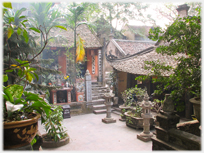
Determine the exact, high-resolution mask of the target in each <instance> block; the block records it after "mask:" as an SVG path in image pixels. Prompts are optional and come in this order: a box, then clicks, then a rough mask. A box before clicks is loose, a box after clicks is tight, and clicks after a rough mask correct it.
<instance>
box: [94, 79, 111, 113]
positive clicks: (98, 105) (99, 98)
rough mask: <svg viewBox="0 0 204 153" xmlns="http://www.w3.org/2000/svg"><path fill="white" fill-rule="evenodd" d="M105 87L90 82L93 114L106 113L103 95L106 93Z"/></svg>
mask: <svg viewBox="0 0 204 153" xmlns="http://www.w3.org/2000/svg"><path fill="white" fill-rule="evenodd" d="M106 89H107V88H106V87H103V86H101V85H99V84H98V82H92V105H93V113H94V114H102V113H106V105H105V104H104V102H105V99H104V98H103V94H104V93H106Z"/></svg>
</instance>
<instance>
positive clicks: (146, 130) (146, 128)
mask: <svg viewBox="0 0 204 153" xmlns="http://www.w3.org/2000/svg"><path fill="white" fill-rule="evenodd" d="M152 106H153V105H152V103H151V101H149V96H148V94H147V92H146V93H145V96H144V100H143V101H142V102H141V104H140V107H142V114H141V116H142V118H143V132H142V133H140V134H138V135H137V138H138V139H140V140H142V141H145V142H147V141H150V140H151V137H152V136H153V133H152V132H150V118H151V117H152V114H151V107H152Z"/></svg>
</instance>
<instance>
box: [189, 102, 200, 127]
mask: <svg viewBox="0 0 204 153" xmlns="http://www.w3.org/2000/svg"><path fill="white" fill-rule="evenodd" d="M189 101H190V102H191V103H192V104H193V111H194V115H195V117H196V118H197V120H198V121H199V123H201V120H200V118H201V114H200V109H201V108H200V99H199V100H197V99H196V98H191V99H189Z"/></svg>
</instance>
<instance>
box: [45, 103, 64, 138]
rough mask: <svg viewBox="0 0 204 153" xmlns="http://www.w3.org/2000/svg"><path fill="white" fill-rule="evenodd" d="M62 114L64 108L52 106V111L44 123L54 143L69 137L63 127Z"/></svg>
mask: <svg viewBox="0 0 204 153" xmlns="http://www.w3.org/2000/svg"><path fill="white" fill-rule="evenodd" d="M62 112H63V109H62V106H60V105H52V111H51V113H50V115H49V116H46V120H45V123H44V126H45V130H46V132H47V136H48V137H49V139H52V140H54V141H59V140H61V139H63V138H65V137H66V136H67V133H66V131H65V130H64V127H63V126H62V121H63V116H62Z"/></svg>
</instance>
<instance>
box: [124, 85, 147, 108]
mask: <svg viewBox="0 0 204 153" xmlns="http://www.w3.org/2000/svg"><path fill="white" fill-rule="evenodd" d="M145 91H146V90H145V89H142V88H138V87H137V85H136V86H135V87H134V88H129V89H127V90H125V91H123V92H122V98H123V101H124V105H125V106H132V105H133V106H135V103H137V102H141V101H142V98H143V96H144V93H145Z"/></svg>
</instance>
